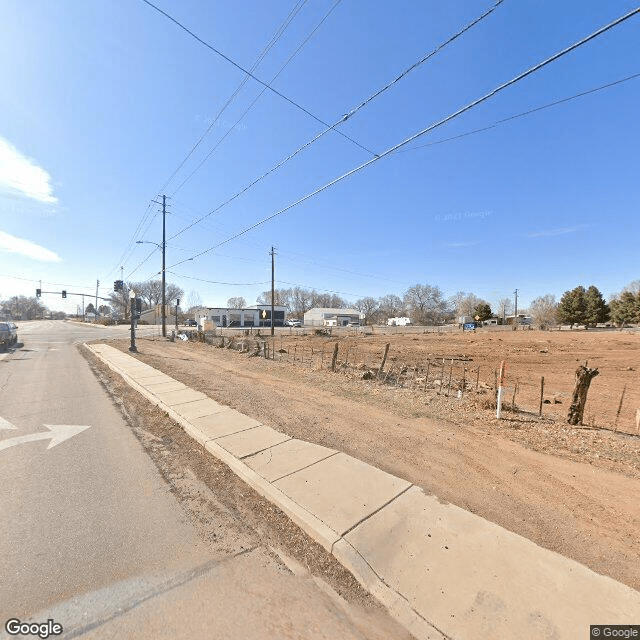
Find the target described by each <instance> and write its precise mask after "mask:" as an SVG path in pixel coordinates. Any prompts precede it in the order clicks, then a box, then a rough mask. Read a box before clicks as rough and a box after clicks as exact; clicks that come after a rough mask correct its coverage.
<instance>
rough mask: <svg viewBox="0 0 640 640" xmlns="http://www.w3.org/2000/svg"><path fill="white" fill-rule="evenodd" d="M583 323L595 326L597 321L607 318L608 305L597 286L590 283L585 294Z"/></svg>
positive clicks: (604, 320)
mask: <svg viewBox="0 0 640 640" xmlns="http://www.w3.org/2000/svg"><path fill="white" fill-rule="evenodd" d="M585 307H586V309H585V324H586V325H587V326H589V325H590V326H592V327H595V326H596V325H597V324H598V322H606V321H607V320H609V316H610V313H611V311H610V309H609V305H608V304H607V303H606V302H605V301H604V298H603V297H602V294H601V293H600V291H598V288H597V287H594V286H593V285H591V286H590V287H589V288H588V289H587V293H586V294H585Z"/></svg>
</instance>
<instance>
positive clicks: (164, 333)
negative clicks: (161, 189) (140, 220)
mask: <svg viewBox="0 0 640 640" xmlns="http://www.w3.org/2000/svg"><path fill="white" fill-rule="evenodd" d="M166 219H167V196H162V337H163V338H166V337H167V307H166V304H167V301H166V298H165V293H166V290H165V274H164V268H165V250H166V246H167V242H166ZM155 317H157V316H155Z"/></svg>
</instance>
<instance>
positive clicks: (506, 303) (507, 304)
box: [496, 298, 513, 324]
mask: <svg viewBox="0 0 640 640" xmlns="http://www.w3.org/2000/svg"><path fill="white" fill-rule="evenodd" d="M512 309H513V306H512V303H511V299H510V298H502V299H500V300H498V304H497V305H496V313H497V314H498V316H499V317H500V318H502V324H504V323H505V322H506V318H507V315H508V314H509V313H511V310H512Z"/></svg>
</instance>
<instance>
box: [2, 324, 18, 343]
mask: <svg viewBox="0 0 640 640" xmlns="http://www.w3.org/2000/svg"><path fill="white" fill-rule="evenodd" d="M16 342H18V327H16V325H15V324H13V322H0V345H1V346H2V348H3V349H7V348H8V347H11V346H13V345H14V344H16Z"/></svg>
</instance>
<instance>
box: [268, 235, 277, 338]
mask: <svg viewBox="0 0 640 640" xmlns="http://www.w3.org/2000/svg"><path fill="white" fill-rule="evenodd" d="M269 253H270V254H271V335H274V332H275V329H274V327H275V318H274V314H275V297H276V289H275V255H276V250H275V249H274V248H273V247H271V251H270V252H269Z"/></svg>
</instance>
